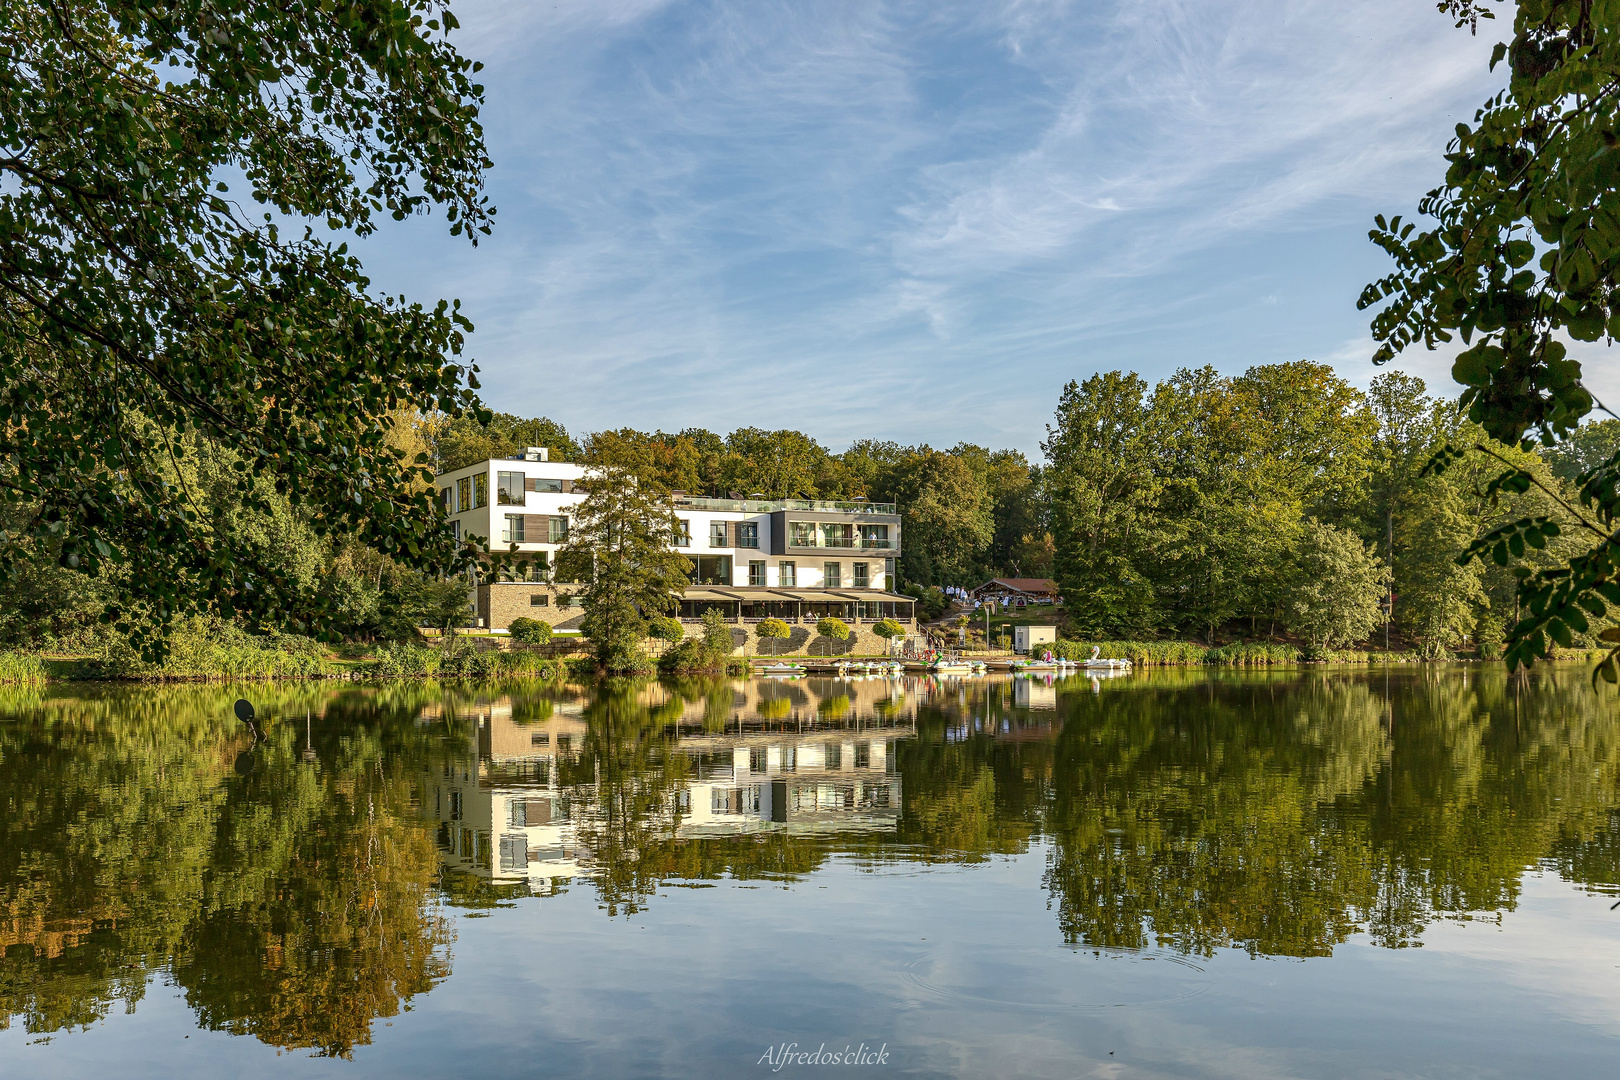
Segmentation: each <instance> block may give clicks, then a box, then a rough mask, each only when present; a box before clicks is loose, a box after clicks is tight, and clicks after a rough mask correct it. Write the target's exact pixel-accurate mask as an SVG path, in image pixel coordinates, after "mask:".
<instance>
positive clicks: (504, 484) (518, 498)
mask: <svg viewBox="0 0 1620 1080" xmlns="http://www.w3.org/2000/svg"><path fill="white" fill-rule="evenodd" d="M495 502H496V503H497V504H498V505H500V506H522V505H523V474H522V473H520V472H503V473H496V474H495Z"/></svg>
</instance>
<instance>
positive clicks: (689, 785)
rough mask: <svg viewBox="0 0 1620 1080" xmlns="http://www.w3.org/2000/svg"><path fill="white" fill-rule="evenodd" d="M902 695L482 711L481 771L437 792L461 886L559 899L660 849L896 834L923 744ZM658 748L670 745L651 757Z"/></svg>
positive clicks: (795, 692) (726, 695)
mask: <svg viewBox="0 0 1620 1080" xmlns="http://www.w3.org/2000/svg"><path fill="white" fill-rule="evenodd" d="M895 690H896V687H895V686H894V685H891V684H889V683H888V682H887V681H883V682H880V681H878V680H859V681H843V680H808V681H805V682H802V683H798V684H788V685H784V684H782V683H776V682H770V681H762V682H758V683H752V684H750V683H737V684H730V683H716V684H711V685H702V684H690V683H689V684H686V685H684V686H679V685H677V686H666V685H662V684H656V683H653V684H642V685H638V686H634V687H631V688H628V689H619V690H615V691H612V692H609V693H605V694H602V695H600V696H592V697H583V698H580V699H576V700H565V701H553V700H552V699H550V698H539V699H535V698H525V697H524V696H523V695H521V694H519V695H516V696H514V695H511V694H503V695H500V696H498V697H495V698H493V699H492V700H490V701H488V702H479V703H478V704H476V705H475V706H474V707H473V708H472V709H471V710H469V711H468V714H467V718H468V719H469V720H470V721H471V725H470V730H468V731H467V733H466V756H465V757H464V758H462V759H461V760H460V761H459V762H457V763H452V762H451V761H448V760H447V761H445V762H443V763H442V764H441V765H440V766H439V771H438V774H437V775H430V776H429V778H428V784H429V787H430V790H431V797H430V801H431V811H430V817H431V818H433V819H434V820H435V821H436V823H437V838H438V844H439V849H440V851H441V853H442V855H443V858H444V861H445V865H446V866H447V868H448V869H449V870H451V871H453V872H457V873H466V874H472V875H475V876H477V877H481V878H485V879H487V880H489V881H490V882H492V883H496V884H500V885H518V884H522V885H524V886H526V887H527V889H528V890H529V891H531V892H538V893H540V894H545V893H548V892H551V891H552V890H553V889H554V888H555V887H556V886H557V885H560V884H562V883H563V882H565V881H566V880H568V879H571V878H574V877H578V876H580V875H582V874H584V875H590V874H595V873H598V872H600V873H602V874H603V875H604V876H605V877H607V878H611V877H612V876H613V874H614V873H615V870H616V867H615V866H614V865H613V864H614V863H616V862H623V861H624V860H626V859H632V860H639V859H640V858H641V851H642V849H643V848H644V847H645V846H646V845H647V844H648V843H651V844H652V845H653V846H654V847H655V848H656V845H657V844H658V843H659V842H660V841H677V842H678V841H693V840H704V839H736V838H740V837H755V838H758V837H761V836H763V835H764V834H777V835H784V836H792V835H799V836H827V835H830V834H836V833H844V832H884V833H893V832H895V831H896V829H897V827H898V821H899V813H900V806H901V780H900V776H899V773H898V771H897V770H896V768H895V755H894V743H895V741H896V740H897V739H902V738H910V737H912V736H914V735H915V730H914V728H913V726H912V724H911V721H910V716H909V714H906V715H902V713H901V710H900V708H899V705H900V699H899V698H898V697H897V696H896V694H895ZM778 704H780V705H782V706H785V707H784V708H776V707H775V706H776V705H778ZM430 712H432V711H431V710H430ZM593 717H594V718H595V719H596V721H597V723H596V726H595V727H594V728H593V725H592V718H593ZM616 720H617V723H616V722H615V721H616ZM624 723H629V724H630V725H631V728H630V729H629V730H626V729H625V728H623V727H622V726H620V725H622V724H624ZM654 732H656V735H657V736H658V739H657V740H656V741H658V742H659V745H657V746H656V747H649V748H648V749H649V751H650V752H649V753H646V754H641V753H637V752H636V748H637V747H638V745H639V744H640V743H642V742H643V741H646V740H647V739H648V738H649V736H650V735H652V734H653V733H654ZM630 835H633V836H635V837H636V838H637V839H638V840H639V841H640V842H638V843H636V844H634V845H632V844H628V843H626V842H625V837H626V836H630ZM599 845H600V846H601V847H602V850H601V852H600V853H599V852H598V846H599ZM519 891H521V890H519ZM508 895H512V894H511V893H509V894H508Z"/></svg>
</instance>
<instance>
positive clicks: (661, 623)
mask: <svg viewBox="0 0 1620 1080" xmlns="http://www.w3.org/2000/svg"><path fill="white" fill-rule="evenodd" d="M647 636H648V637H650V638H656V639H657V640H659V641H671V642H674V641H679V640H681V639H682V638H683V637H685V636H686V627H684V626H682V625H681V620H679V619H677V618H674V617H673V616H670V615H660V616H658V617H657V618H655V619H653V620H652V621H651V622H649V623H648V624H647Z"/></svg>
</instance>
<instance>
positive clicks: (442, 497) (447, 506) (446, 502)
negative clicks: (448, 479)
mask: <svg viewBox="0 0 1620 1080" xmlns="http://www.w3.org/2000/svg"><path fill="white" fill-rule="evenodd" d="M439 505H440V506H442V507H444V512H445V513H447V514H453V513H455V512H456V489H455V488H445V489H444V490H442V491H440V492H439Z"/></svg>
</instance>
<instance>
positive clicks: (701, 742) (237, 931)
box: [0, 667, 1620, 1056]
mask: <svg viewBox="0 0 1620 1080" xmlns="http://www.w3.org/2000/svg"><path fill="white" fill-rule="evenodd" d="M234 696H235V691H233V690H227V689H218V688H198V687H177V688H161V689H138V690H137V689H102V690H93V691H84V690H73V691H65V692H58V691H51V692H49V693H46V694H44V695H41V694H39V693H32V694H29V693H23V694H15V695H13V696H12V697H10V698H0V716H3V719H0V796H3V799H4V802H3V805H4V808H5V814H4V818H3V820H0V829H3V835H0V942H3V944H4V945H5V946H6V948H5V960H4V963H3V965H0V1025H4V1024H7V1023H9V1022H18V1023H21V1024H23V1025H25V1026H26V1028H27V1030H29V1031H31V1032H52V1031H58V1030H62V1029H69V1028H75V1027H80V1026H83V1025H86V1024H89V1023H91V1022H93V1021H95V1020H97V1019H98V1018H100V1017H102V1016H104V1015H106V1014H107V1013H108V1012H109V1011H110V1010H111V1009H112V1008H113V1007H114V1006H115V1005H118V1004H122V1005H123V1006H124V1007H125V1008H128V1009H133V1008H134V1007H135V1006H136V1004H137V1003H139V1002H140V1001H141V999H142V996H143V994H144V992H145V988H146V985H147V982H148V979H149V978H150V977H151V976H152V975H153V974H154V973H158V972H161V973H165V974H166V976H167V977H168V978H169V979H171V980H172V981H173V982H174V983H175V984H176V985H177V986H178V987H179V988H180V989H181V990H182V991H183V993H184V996H185V1000H186V1001H187V1003H188V1004H189V1005H190V1007H191V1008H192V1009H193V1010H194V1011H195V1013H196V1015H197V1017H198V1022H199V1023H200V1024H201V1025H202V1026H204V1027H207V1028H212V1029H218V1030H224V1031H230V1032H233V1033H240V1034H251V1035H253V1036H255V1037H257V1038H259V1039H261V1040H263V1041H265V1042H267V1043H270V1044H273V1045H275V1046H278V1047H286V1048H290V1049H305V1050H309V1051H312V1052H314V1053H316V1054H320V1055H332V1056H348V1055H349V1054H351V1053H352V1051H353V1048H354V1047H355V1046H357V1045H363V1044H365V1043H367V1042H369V1040H370V1033H371V1030H372V1026H373V1024H374V1023H375V1021H376V1020H377V1019H378V1018H386V1017H391V1016H394V1015H396V1013H398V1012H399V1011H400V1010H401V1009H402V1008H408V1007H409V1002H410V1000H411V998H412V997H413V996H414V995H417V994H421V993H425V992H427V991H429V990H430V989H431V988H432V987H433V986H434V985H435V983H436V982H438V981H439V980H441V979H443V978H445V977H446V976H448V975H449V974H450V971H451V962H452V955H451V944H452V940H453V935H452V929H451V922H450V919H449V911H450V910H452V909H457V908H460V909H467V908H488V907H494V906H499V905H509V904H510V903H512V902H513V901H514V900H515V898H517V897H520V896H524V895H550V894H556V893H559V892H564V891H568V890H578V889H588V890H590V891H591V892H592V893H593V894H594V897H595V900H596V902H597V903H598V904H599V905H600V907H601V908H602V909H603V911H604V912H605V914H606V915H607V916H609V917H614V916H624V915H628V914H631V913H634V912H636V911H639V910H641V909H642V908H644V907H645V906H646V905H648V904H650V903H656V902H659V901H658V900H657V897H658V895H659V893H660V890H663V889H667V887H669V886H672V885H683V884H684V885H701V884H706V883H712V882H714V881H718V880H721V879H738V880H771V881H780V882H792V881H796V880H801V879H803V878H805V877H806V876H808V875H811V874H813V873H814V872H815V871H816V870H817V869H818V868H819V867H821V866H823V865H824V864H825V863H826V862H827V861H828V860H829V859H834V858H837V859H841V860H845V861H848V862H851V863H853V864H855V865H858V866H862V867H866V868H870V869H874V870H881V869H883V868H885V867H891V866H896V865H903V864H909V863H916V862H929V863H936V864H951V865H958V866H960V867H961V868H962V869H961V870H960V871H959V872H961V873H965V874H972V873H975V872H976V871H975V870H974V866H975V864H979V863H983V862H985V861H987V860H992V859H997V858H1003V857H1020V856H1022V857H1037V858H1043V859H1044V860H1045V874H1044V884H1045V888H1046V890H1047V892H1048V895H1049V897H1050V900H1051V905H1052V909H1053V912H1054V914H1055V918H1056V931H1055V933H1056V934H1060V935H1061V936H1062V938H1063V939H1065V940H1067V941H1070V942H1079V943H1085V944H1089V945H1096V946H1108V947H1122V948H1138V947H1143V946H1146V945H1159V946H1161V947H1167V948H1172V949H1175V950H1179V951H1182V952H1185V953H1193V954H1200V955H1207V954H1210V953H1212V952H1213V951H1215V950H1217V949H1223V948H1239V949H1244V950H1247V951H1248V952H1249V953H1251V954H1255V955H1282V956H1322V955H1327V954H1330V953H1331V952H1332V951H1333V949H1334V947H1335V946H1336V945H1338V944H1339V943H1341V942H1343V941H1345V940H1346V939H1347V938H1349V937H1350V936H1351V935H1353V934H1357V933H1365V934H1367V935H1368V937H1369V939H1370V940H1371V941H1372V942H1374V943H1376V944H1378V945H1382V946H1388V947H1403V946H1408V945H1413V944H1416V943H1418V942H1419V941H1420V940H1421V938H1422V935H1423V932H1424V930H1425V927H1426V926H1427V925H1428V924H1429V923H1430V922H1432V921H1434V920H1436V919H1449V918H1481V917H1487V918H1501V917H1502V916H1503V914H1504V913H1507V912H1511V911H1512V910H1513V908H1514V905H1515V904H1516V902H1517V898H1518V893H1519V888H1520V881H1521V878H1522V875H1523V874H1524V872H1525V870H1526V868H1535V867H1538V866H1539V867H1544V868H1546V869H1548V870H1550V871H1553V872H1556V873H1558V874H1559V875H1561V876H1562V877H1564V878H1565V879H1567V880H1569V881H1572V882H1575V883H1578V884H1580V885H1582V886H1584V887H1588V888H1592V889H1599V890H1603V891H1614V889H1615V886H1616V882H1617V881H1620V815H1617V805H1620V804H1617V800H1616V792H1617V784H1616V781H1617V776H1616V767H1617V766H1616V737H1617V734H1620V727H1617V723H1616V719H1615V717H1616V710H1615V708H1614V704H1613V702H1612V701H1609V700H1607V699H1600V698H1599V697H1598V696H1597V695H1596V694H1594V692H1593V691H1592V690H1591V688H1590V686H1589V684H1588V682H1587V679H1586V673H1585V671H1584V670H1582V669H1579V668H1576V667H1569V668H1562V669H1546V670H1542V671H1538V672H1535V673H1533V674H1532V675H1531V676H1530V677H1529V678H1528V679H1527V680H1514V679H1510V678H1509V677H1508V676H1507V675H1506V673H1505V672H1503V671H1501V670H1500V669H1494V668H1493V669H1479V668H1430V669H1423V670H1416V669H1414V670H1407V671H1400V672H1396V673H1393V674H1389V675H1386V674H1385V673H1383V672H1378V671H1375V672H1373V673H1371V674H1368V673H1359V672H1347V671H1342V670H1341V671H1321V670H1317V671H1308V672H1303V673H1302V672H1298V671H1288V672H1272V673H1258V674H1247V673H1237V674H1222V675H1215V676H1211V675H1209V674H1207V673H1204V672H1185V673H1180V672H1170V673H1152V674H1147V675H1141V676H1136V677H1133V678H1130V679H1122V680H1115V681H1113V682H1111V683H1107V684H1105V685H1102V686H1096V687H1094V685H1093V684H1092V683H1091V682H1090V681H1089V680H1086V679H1074V680H1069V681H1068V682H1067V683H1065V684H1063V685H1061V686H1059V687H1056V688H1053V687H1050V686H1047V685H1044V684H1041V683H1038V682H1031V681H1028V680H1020V681H1014V680H1009V679H964V680H948V681H922V680H909V679H907V680H877V679H873V680H847V681H846V680H831V679H828V680H815V679H812V680H806V681H803V682H796V683H780V682H768V681H760V682H748V681H735V680H710V681H683V682H678V683H663V684H660V683H645V682H642V683H610V684H607V685H604V686H601V687H592V688H585V687H570V688H557V687H552V686H541V685H526V684H522V683H513V684H508V685H502V686H495V687H481V688H467V687H463V688H455V687H441V686H438V685H435V684H425V683H424V684H405V685H393V686H389V687H383V688H375V687H373V688H360V687H344V688H342V689H340V690H335V691H334V690H332V689H330V688H327V687H321V686H299V687H295V688H288V687H286V686H277V687H256V688H254V689H253V690H252V691H251V692H250V696H252V697H253V698H254V700H255V702H256V704H258V706H259V711H260V714H261V715H262V716H265V717H268V718H270V722H269V723H268V724H266V725H265V727H266V732H265V739H264V741H263V742H262V743H261V744H260V746H259V748H258V750H257V751H256V754H257V764H256V768H255V769H254V770H253V771H252V772H251V773H249V774H248V775H239V774H238V773H237V772H236V771H235V770H234V768H233V762H234V761H235V760H236V756H237V754H238V753H239V752H240V751H241V750H243V749H245V747H246V744H247V742H248V741H249V736H248V735H247V734H246V733H245V732H244V731H241V730H240V725H238V724H236V723H235V722H234V721H233V720H231V719H230V702H231V700H232V699H233V698H234ZM306 714H309V715H311V716H313V717H314V719H313V720H312V721H311V723H310V724H309V727H308V731H309V735H308V739H309V744H308V747H307V751H308V752H306V742H305V740H306V727H305V724H304V723H303V718H304V716H305V715H306ZM871 887H873V888H882V885H881V881H875V882H874V883H873V885H872V886H871ZM699 895H701V894H699ZM757 895H758V896H760V897H761V900H760V902H761V903H768V902H769V900H768V899H767V897H768V894H766V893H760V894H757ZM692 902H694V903H698V904H700V905H701V900H700V899H696V898H693V899H692Z"/></svg>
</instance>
